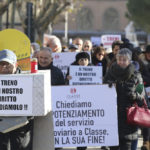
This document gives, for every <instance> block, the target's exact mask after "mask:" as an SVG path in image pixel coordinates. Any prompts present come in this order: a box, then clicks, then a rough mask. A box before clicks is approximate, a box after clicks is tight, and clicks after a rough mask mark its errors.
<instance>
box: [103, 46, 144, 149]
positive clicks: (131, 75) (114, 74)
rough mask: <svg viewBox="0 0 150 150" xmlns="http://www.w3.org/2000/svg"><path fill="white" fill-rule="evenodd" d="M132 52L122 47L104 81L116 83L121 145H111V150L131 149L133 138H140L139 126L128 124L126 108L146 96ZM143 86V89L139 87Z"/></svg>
mask: <svg viewBox="0 0 150 150" xmlns="http://www.w3.org/2000/svg"><path fill="white" fill-rule="evenodd" d="M131 58H132V53H131V51H130V50H129V49H127V48H123V49H121V50H120V51H119V52H118V53H117V55H116V59H117V61H116V62H115V63H113V64H112V66H111V67H110V69H109V70H108V72H107V73H106V75H105V77H104V83H109V84H110V83H116V92H117V107H118V132H119V146H115V147H111V148H110V149H111V150H118V149H119V148H120V150H131V144H132V141H133V140H136V139H137V138H138V133H137V127H136V126H131V125H129V124H127V121H126V120H127V116H126V109H127V107H129V106H131V105H132V104H133V103H134V102H135V101H137V102H138V103H140V102H142V99H143V97H144V90H143V89H144V88H143V86H142V84H143V81H142V77H141V75H140V73H138V72H137V71H136V70H135V68H134V65H133V64H132V63H131ZM139 86H141V89H142V90H141V91H140V92H139V91H137V87H139Z"/></svg>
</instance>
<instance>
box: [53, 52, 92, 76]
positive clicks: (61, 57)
mask: <svg viewBox="0 0 150 150" xmlns="http://www.w3.org/2000/svg"><path fill="white" fill-rule="evenodd" d="M87 53H88V54H89V55H90V57H91V54H90V52H87ZM77 54H78V52H63V53H52V57H53V65H54V66H56V67H58V68H59V69H60V70H61V71H62V72H63V74H64V77H66V74H67V69H68V68H69V66H70V64H71V63H73V62H74V61H75V57H76V55H77Z"/></svg>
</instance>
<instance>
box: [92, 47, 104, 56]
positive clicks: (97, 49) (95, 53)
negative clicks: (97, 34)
mask: <svg viewBox="0 0 150 150" xmlns="http://www.w3.org/2000/svg"><path fill="white" fill-rule="evenodd" d="M101 52H104V55H105V54H106V51H105V49H104V48H103V47H96V48H95V50H94V53H93V55H92V56H96V55H97V54H98V53H101Z"/></svg>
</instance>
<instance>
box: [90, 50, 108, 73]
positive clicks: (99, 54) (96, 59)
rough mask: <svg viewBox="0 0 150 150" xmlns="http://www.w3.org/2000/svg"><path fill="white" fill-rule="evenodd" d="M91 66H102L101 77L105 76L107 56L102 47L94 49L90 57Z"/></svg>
mask: <svg viewBox="0 0 150 150" xmlns="http://www.w3.org/2000/svg"><path fill="white" fill-rule="evenodd" d="M92 64H93V65H94V66H102V67H103V76H104V75H105V73H106V68H107V56H106V52H105V49H104V48H102V47H96V48H95V51H94V53H93V55H92Z"/></svg>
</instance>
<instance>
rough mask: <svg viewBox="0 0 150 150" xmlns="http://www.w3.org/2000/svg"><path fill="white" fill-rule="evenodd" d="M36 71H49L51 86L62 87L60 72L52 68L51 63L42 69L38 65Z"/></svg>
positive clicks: (62, 81)
mask: <svg viewBox="0 0 150 150" xmlns="http://www.w3.org/2000/svg"><path fill="white" fill-rule="evenodd" d="M38 69H39V70H48V69H50V70H51V85H64V84H65V80H64V76H63V73H62V71H61V70H60V69H59V68H57V67H55V66H53V63H51V64H50V65H49V66H47V67H42V66H40V64H38Z"/></svg>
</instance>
